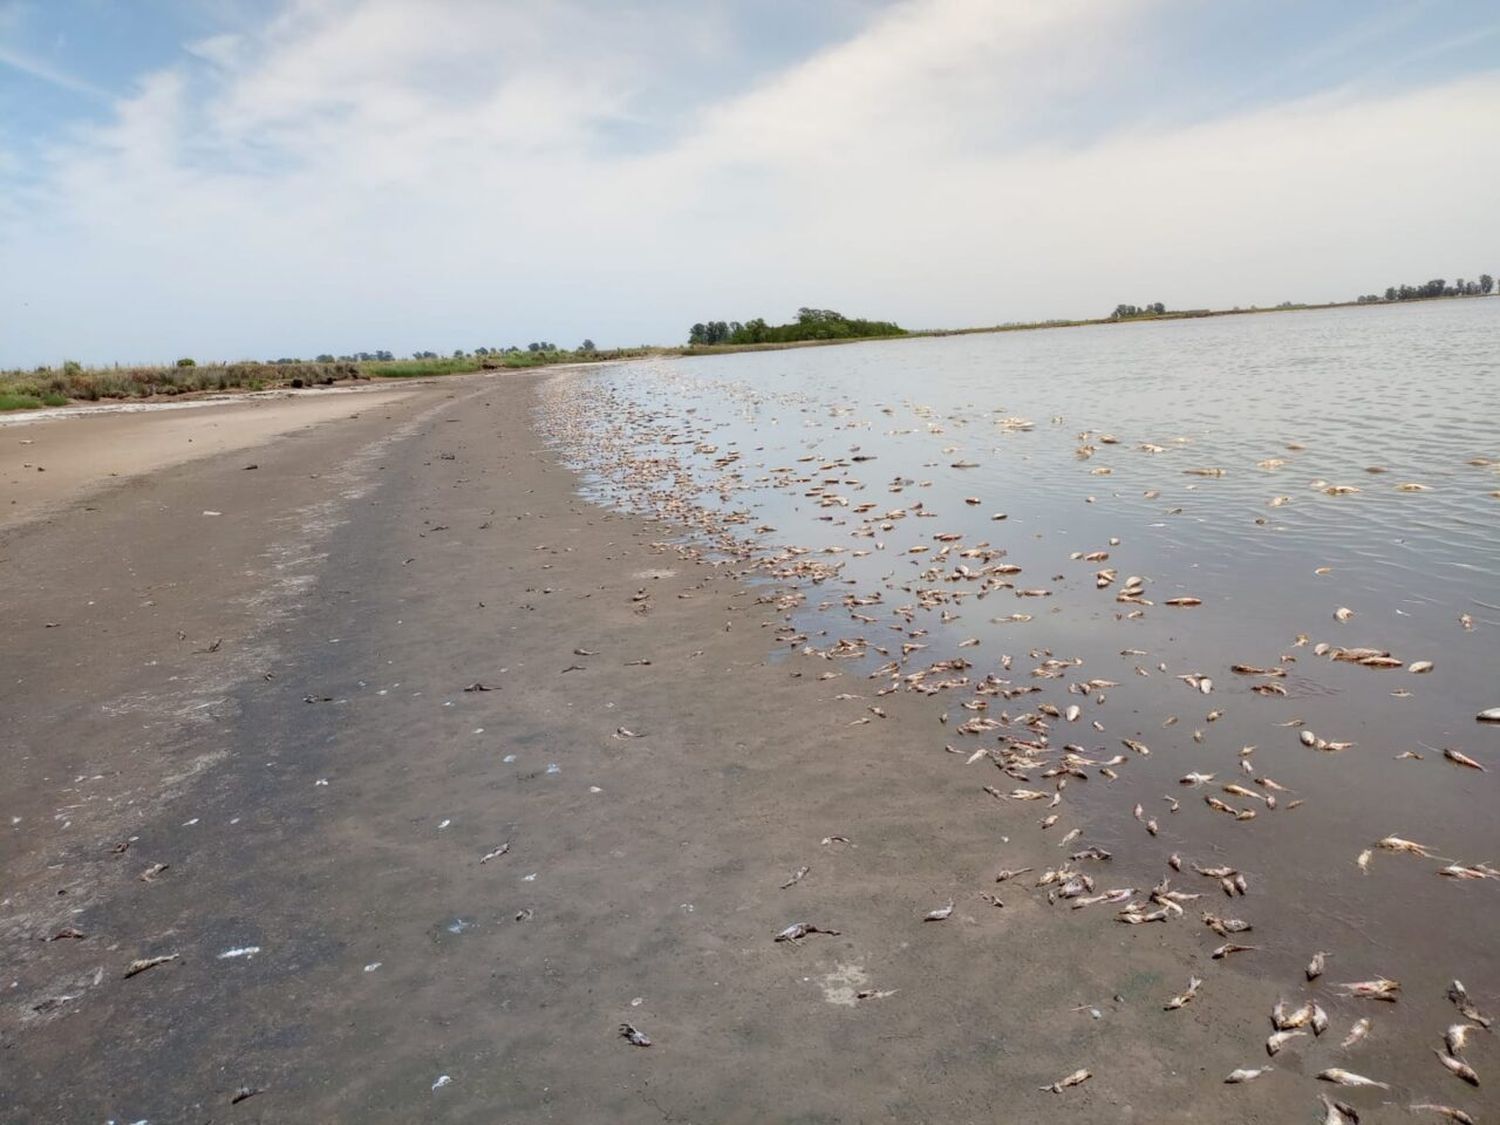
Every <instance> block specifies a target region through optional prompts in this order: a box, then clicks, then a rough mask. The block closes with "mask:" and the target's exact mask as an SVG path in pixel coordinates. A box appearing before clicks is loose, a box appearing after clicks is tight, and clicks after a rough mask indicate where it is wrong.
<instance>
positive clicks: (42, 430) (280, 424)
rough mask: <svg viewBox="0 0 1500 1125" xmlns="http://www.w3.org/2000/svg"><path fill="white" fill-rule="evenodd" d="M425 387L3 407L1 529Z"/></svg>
mask: <svg viewBox="0 0 1500 1125" xmlns="http://www.w3.org/2000/svg"><path fill="white" fill-rule="evenodd" d="M419 389H421V388H419V387H417V386H414V385H413V386H402V387H398V388H392V387H391V386H390V385H389V384H377V385H371V386H365V387H357V388H339V389H338V390H307V391H295V392H292V391H285V392H283V391H276V392H262V393H257V394H245V395H233V396H215V397H213V398H199V399H188V400H183V401H178V402H167V403H152V404H124V405H100V406H83V407H64V408H59V409H56V410H42V411H24V412H16V413H12V414H0V484H3V486H4V497H5V499H4V504H3V506H0V528H3V527H6V526H8V525H15V524H18V523H24V522H26V521H27V520H30V519H34V518H36V517H37V516H39V515H43V514H52V513H56V512H58V511H59V510H60V509H61V508H62V507H63V506H64V505H66V504H67V503H69V502H71V501H73V500H75V499H78V498H80V497H84V496H88V495H91V494H92V493H93V492H95V491H97V490H98V489H99V488H100V487H101V486H103V485H106V484H112V483H118V482H119V481H122V480H125V479H128V478H130V477H135V476H140V475H142V474H145V473H151V472H158V471H160V470H162V469H167V468H171V467H172V466H174V465H180V464H182V463H183V462H184V461H192V460H198V459H200V458H204V457H214V456H218V455H221V454H225V453H231V452H234V451H236V450H241V449H249V448H251V447H252V446H256V445H260V444H262V443H263V442H266V441H269V440H271V439H272V438H276V437H280V436H282V435H283V434H287V433H291V432H293V431H296V430H304V429H307V428H308V427H311V426H316V425H318V424H319V423H322V422H326V421H329V420H332V419H336V418H347V417H349V416H350V415H351V414H356V413H358V412H361V411H368V410H378V409H381V408H384V407H386V406H390V405H391V404H393V403H396V402H400V401H401V400H402V399H404V398H406V397H407V396H408V395H411V394H414V393H416V391H417V390H419Z"/></svg>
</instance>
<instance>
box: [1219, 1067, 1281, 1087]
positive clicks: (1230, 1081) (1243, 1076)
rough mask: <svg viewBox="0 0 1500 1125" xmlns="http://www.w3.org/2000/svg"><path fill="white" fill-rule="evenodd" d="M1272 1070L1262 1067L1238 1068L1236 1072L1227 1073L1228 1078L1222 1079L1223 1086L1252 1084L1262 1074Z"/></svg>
mask: <svg viewBox="0 0 1500 1125" xmlns="http://www.w3.org/2000/svg"><path fill="white" fill-rule="evenodd" d="M1272 1069H1273V1068H1272V1067H1269V1066H1262V1067H1258V1068H1254V1069H1252V1068H1250V1067H1240V1068H1239V1069H1237V1070H1231V1071H1230V1072H1229V1075H1228V1077H1226V1078H1225V1079H1224V1084H1225V1085H1226V1086H1233V1085H1235V1084H1236V1083H1239V1082H1254V1081H1255V1080H1256V1079H1257V1078H1259V1077H1260V1076H1261V1075H1262V1074H1267V1073H1269V1072H1270V1071H1271V1070H1272Z"/></svg>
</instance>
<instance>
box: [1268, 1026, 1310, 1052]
mask: <svg viewBox="0 0 1500 1125" xmlns="http://www.w3.org/2000/svg"><path fill="white" fill-rule="evenodd" d="M1306 1034H1307V1032H1305V1031H1278V1032H1275V1033H1274V1034H1272V1035H1271V1036H1270V1038H1268V1039H1267V1040H1266V1054H1268V1055H1270V1056H1271V1057H1272V1058H1275V1057H1276V1054H1277V1052H1279V1051H1280V1050H1281V1048H1283V1047H1285V1046H1286V1045H1287V1044H1288V1043H1290V1042H1291V1041H1292V1040H1293V1039H1296V1038H1297V1037H1298V1036H1299V1035H1306Z"/></svg>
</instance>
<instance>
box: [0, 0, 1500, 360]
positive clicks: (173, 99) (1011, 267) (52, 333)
mask: <svg viewBox="0 0 1500 1125" xmlns="http://www.w3.org/2000/svg"><path fill="white" fill-rule="evenodd" d="M1156 7H1157V5H1155V4H1154V3H1151V2H1148V0H1135V2H1133V3H1121V4H1117V5H1110V6H1108V7H1107V8H1105V9H1101V8H1099V6H1097V5H1094V4H1087V3H1082V2H1081V0H1059V2H1056V3H1051V4H1048V5H1030V4H1015V5H1009V6H1003V7H1002V6H997V5H995V4H993V3H990V2H987V0H985V2H981V0H909V2H906V3H900V4H895V5H891V6H888V7H885V8H881V9H878V10H874V11H873V12H872V14H871V15H869V16H868V18H867V20H866V22H865V23H864V24H863V25H862V28H861V29H860V30H859V31H858V32H857V33H856V34H854V35H852V36H850V37H848V38H847V39H846V40H844V41H842V42H838V43H834V44H831V45H828V46H827V47H825V48H823V49H820V50H816V51H813V52H811V53H809V54H808V55H807V56H806V57H803V58H800V59H797V60H794V61H792V62H790V63H789V64H788V65H785V66H783V67H781V68H780V69H779V70H776V71H774V72H771V73H763V74H759V75H757V76H755V78H754V79H753V80H752V81H750V82H748V83H733V82H731V81H730V80H729V79H728V78H726V77H724V76H722V75H714V74H712V73H711V72H713V71H715V69H716V68H717V69H718V70H721V71H725V72H728V71H731V70H734V71H735V72H736V73H739V72H740V70H738V69H736V67H734V66H730V65H729V62H730V61H731V60H732V58H733V54H732V53H733V52H734V51H735V50H737V49H741V48H739V47H737V46H736V44H737V42H738V40H737V39H736V32H735V29H736V26H737V25H736V24H735V23H734V21H733V19H731V18H729V16H728V15H726V13H725V11H724V10H720V9H708V8H705V7H703V6H700V5H689V4H687V3H683V4H682V5H681V6H680V7H674V8H663V7H658V8H656V9H654V10H653V12H652V14H651V18H647V17H646V16H644V15H643V14H642V11H641V10H640V9H635V8H625V7H617V6H608V7H603V8H599V7H592V6H588V5H584V4H578V3H566V2H558V3H553V4H548V5H544V6H530V5H528V6H510V5H506V6H499V5H492V4H487V3H475V2H472V0H429V2H428V3H424V4H423V5H421V6H415V5H410V4H406V3H398V2H395V0H299V2H297V3H295V4H292V5H289V6H288V7H287V8H286V9H285V10H284V11H283V12H282V13H281V14H280V15H279V16H278V17H277V18H276V19H273V20H271V21H269V22H267V23H266V24H264V25H263V26H260V27H258V28H250V29H239V30H238V31H237V32H236V33H235V35H234V36H233V37H232V38H231V37H227V36H219V37H209V38H206V39H202V40H199V41H196V42H195V44H194V45H193V47H192V48H191V51H192V53H191V54H190V55H188V56H187V57H186V58H185V60H184V62H183V63H182V65H180V66H177V67H174V68H172V69H170V70H167V71H163V72H159V73H157V74H154V75H150V76H147V77H146V78H144V79H143V80H142V81H141V83H140V84H139V86H138V87H137V88H136V89H135V90H134V91H133V92H132V94H131V95H130V96H129V97H127V98H123V99H120V100H118V101H117V102H116V103H115V105H114V108H113V110H112V112H111V114H110V116H109V118H108V119H107V120H106V121H104V122H103V123H101V124H98V125H96V126H93V127H90V128H87V129H81V130H78V131H75V132H73V133H71V134H69V135H67V136H64V137H59V138H58V139H56V141H55V143H54V144H53V145H52V146H51V148H50V151H49V154H48V157H47V160H46V161H45V163H44V165H43V166H42V167H41V168H39V169H37V170H35V172H34V173H33V174H32V175H31V176H30V179H29V181H28V182H26V183H24V184H23V183H21V182H19V181H17V180H16V179H15V177H11V179H10V181H9V187H8V188H7V186H6V184H7V181H6V180H5V179H0V200H4V199H6V198H9V200H10V201H11V203H12V206H11V207H10V208H9V209H7V208H6V207H4V206H0V316H6V317H7V319H11V320H14V319H15V318H14V311H15V310H16V309H17V308H19V307H20V306H21V305H22V304H23V303H24V304H25V305H26V308H27V313H26V316H25V318H24V320H22V321H20V322H19V323H20V329H19V332H16V333H12V335H11V337H10V339H8V340H7V341H6V342H5V343H3V344H0V347H4V348H6V349H7V350H6V354H0V364H3V363H7V362H10V363H14V362H21V363H30V362H36V361H39V360H43V359H56V358H57V357H58V356H60V355H62V354H64V353H66V354H69V355H76V356H78V357H80V358H85V359H91V360H110V359H116V358H120V359H157V358H163V357H167V356H171V355H174V354H183V353H189V352H191V353H196V354H198V355H200V356H230V357H232V356H239V355H252V354H253V355H262V356H264V355H277V354H313V353H316V352H319V351H324V350H333V351H345V350H354V349H360V348H376V347H388V348H391V349H392V350H396V351H407V350H411V349H413V348H434V349H443V348H452V347H455V346H464V347H473V346H475V345H479V344H505V343H512V342H515V343H522V344H524V343H525V342H527V341H528V340H530V339H537V338H547V339H556V340H558V341H559V342H572V341H573V339H574V338H575V337H577V338H582V337H583V336H585V335H587V336H591V337H593V338H594V339H595V340H597V341H599V342H600V343H601V344H605V343H638V342H641V341H643V340H655V341H670V340H673V339H676V338H678V337H679V336H680V335H681V334H682V331H683V327H684V326H685V325H686V324H688V323H691V322H692V321H694V320H699V319H702V318H704V317H706V316H713V317H722V318H724V319H730V318H749V317H751V316H755V315H765V316H767V317H773V318H774V317H784V316H787V315H789V314H790V313H791V311H792V310H793V309H795V307H796V306H798V305H801V304H816V305H820V306H824V307H836V308H843V309H845V310H846V311H848V312H851V313H859V314H868V315H877V316H883V317H893V318H895V319H898V320H900V321H902V322H903V323H911V324H914V325H961V324H974V323H996V322H1001V321H1007V320H1017V319H1027V318H1033V317H1038V318H1040V317H1049V316H1062V315H1081V314H1089V313H1099V312H1103V311H1107V310H1108V309H1109V308H1112V307H1113V306H1114V304H1116V303H1117V302H1119V301H1132V302H1136V303H1139V302H1141V301H1145V300H1158V299H1159V300H1163V301H1166V302H1167V303H1168V304H1171V305H1178V306H1201V305H1208V304H1216V305H1217V304H1250V303H1274V302H1275V301H1279V300H1283V299H1288V298H1297V299H1302V298H1321V297H1349V296H1352V295H1353V294H1355V293H1358V292H1367V291H1370V290H1372V289H1383V288H1384V286H1385V285H1387V284H1390V283H1392V282H1400V281H1403V280H1409V279H1411V278H1415V277H1417V276H1418V275H1423V276H1425V275H1427V274H1430V273H1431V272H1433V271H1434V270H1435V271H1437V272H1439V273H1442V272H1448V273H1451V272H1454V271H1462V272H1478V270H1480V269H1481V268H1483V266H1484V265H1485V263H1483V262H1477V261H1472V260H1471V258H1472V254H1473V252H1474V247H1476V246H1483V245H1494V243H1495V240H1496V235H1497V234H1500V218H1497V215H1496V209H1494V208H1493V207H1492V206H1490V204H1489V201H1488V200H1487V199H1486V191H1487V185H1488V184H1490V183H1493V182H1495V179H1496V177H1497V176H1500V144H1497V142H1496V141H1495V140H1494V139H1492V137H1493V130H1492V129H1491V128H1490V126H1489V117H1490V115H1491V113H1490V110H1489V108H1488V107H1489V106H1490V105H1492V104H1493V102H1494V99H1495V98H1496V97H1497V96H1500V74H1497V73H1494V72H1492V73H1489V74H1481V75H1475V76H1470V77H1466V78H1461V79H1456V80H1454V81H1451V82H1447V83H1444V84H1442V85H1439V86H1434V87H1431V88H1428V89H1423V90H1414V91H1406V92H1398V93H1392V94H1387V95H1385V96H1380V97H1376V96H1372V95H1369V94H1368V93H1361V92H1358V91H1354V90H1343V91H1330V92H1327V93H1325V94H1323V95H1320V96H1319V97H1316V98H1312V99H1303V100H1301V101H1297V102H1293V103H1287V104H1280V105H1270V106H1263V107H1261V108H1258V109H1255V110H1252V111H1246V112H1241V113H1238V114H1235V115H1231V116H1221V117H1218V118H1216V119H1214V120H1210V121H1204V122H1200V123H1198V124H1194V125H1191V126H1181V125H1174V126H1170V127H1169V126H1163V125H1146V124H1142V125H1136V126H1131V127H1127V128H1123V129H1115V130H1113V131H1109V132H1106V133H1104V134H1103V135H1102V136H1098V135H1094V136H1093V137H1092V139H1090V140H1088V141H1083V140H1079V139H1076V138H1075V137H1073V136H1070V135H1069V134H1068V133H1066V132H1056V133H1052V134H1041V135H1040V136H1039V135H1038V134H1037V132H1036V130H1035V129H1034V128H1033V127H1032V123H1033V122H1034V121H1035V120H1037V119H1038V118H1039V117H1040V116H1042V115H1049V116H1048V120H1054V119H1055V118H1056V115H1057V114H1058V113H1059V112H1060V110H1061V111H1065V112H1067V113H1074V114H1077V115H1081V116H1082V117H1085V118H1086V117H1087V116H1088V115H1089V114H1090V112H1091V109H1092V107H1094V106H1096V105H1098V104H1099V103H1100V101H1101V100H1102V99H1107V98H1108V97H1109V95H1110V92H1111V90H1112V89H1113V88H1114V84H1115V83H1116V82H1118V81H1120V80H1122V78H1123V77H1127V76H1130V75H1131V74H1133V73H1134V72H1135V71H1136V70H1137V69H1138V68H1139V67H1141V66H1142V65H1144V63H1143V60H1144V59H1146V58H1148V57H1149V54H1150V49H1151V45H1150V43H1149V42H1146V41H1145V40H1144V38H1143V36H1144V35H1145V34H1146V33H1145V32H1144V31H1143V30H1142V28H1143V27H1145V26H1146V25H1147V24H1148V23H1149V21H1148V20H1145V19H1144V18H1143V17H1144V16H1145V15H1147V14H1149V13H1151V12H1153V11H1155V10H1156ZM664 29H671V30H672V31H673V34H670V35H668V34H664ZM740 61H741V62H743V61H744V60H740ZM746 72H748V71H746ZM716 81H717V85H716V84H715V83H716ZM710 89H711V91H712V92H711V93H710V92H707V91H709V90H710ZM684 91H686V92H687V94H686V96H684ZM3 176H4V173H3V171H0V177H3ZM1434 193H1437V195H1436V196H1435V195H1434ZM1435 198H1440V199H1441V203H1440V205H1435ZM18 199H24V200H25V206H24V207H20V208H18V207H17V206H15V201H16V200H18ZM7 215H10V216H12V217H11V219H10V220H7V218H6V216H7ZM21 215H24V220H22V219H21V218H20V216H21ZM7 263H10V264H11V265H7ZM12 265H14V266H15V267H16V268H12ZM12 349H15V353H14V354H13V353H12Z"/></svg>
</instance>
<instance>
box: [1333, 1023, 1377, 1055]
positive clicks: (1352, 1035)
mask: <svg viewBox="0 0 1500 1125" xmlns="http://www.w3.org/2000/svg"><path fill="white" fill-rule="evenodd" d="M1368 1034H1370V1020H1369V1018H1368V1017H1366V1018H1365V1019H1362V1020H1357V1021H1355V1024H1354V1026H1353V1027H1351V1028H1350V1029H1349V1034H1348V1035H1346V1036H1344V1041H1343V1042H1342V1043H1340V1044H1339V1046H1340V1047H1342V1048H1344V1049H1345V1050H1348V1049H1349V1048H1350V1047H1352V1046H1354V1045H1355V1044H1356V1043H1358V1042H1359V1041H1360V1040H1361V1039H1363V1038H1364V1037H1365V1036H1366V1035H1368Z"/></svg>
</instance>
